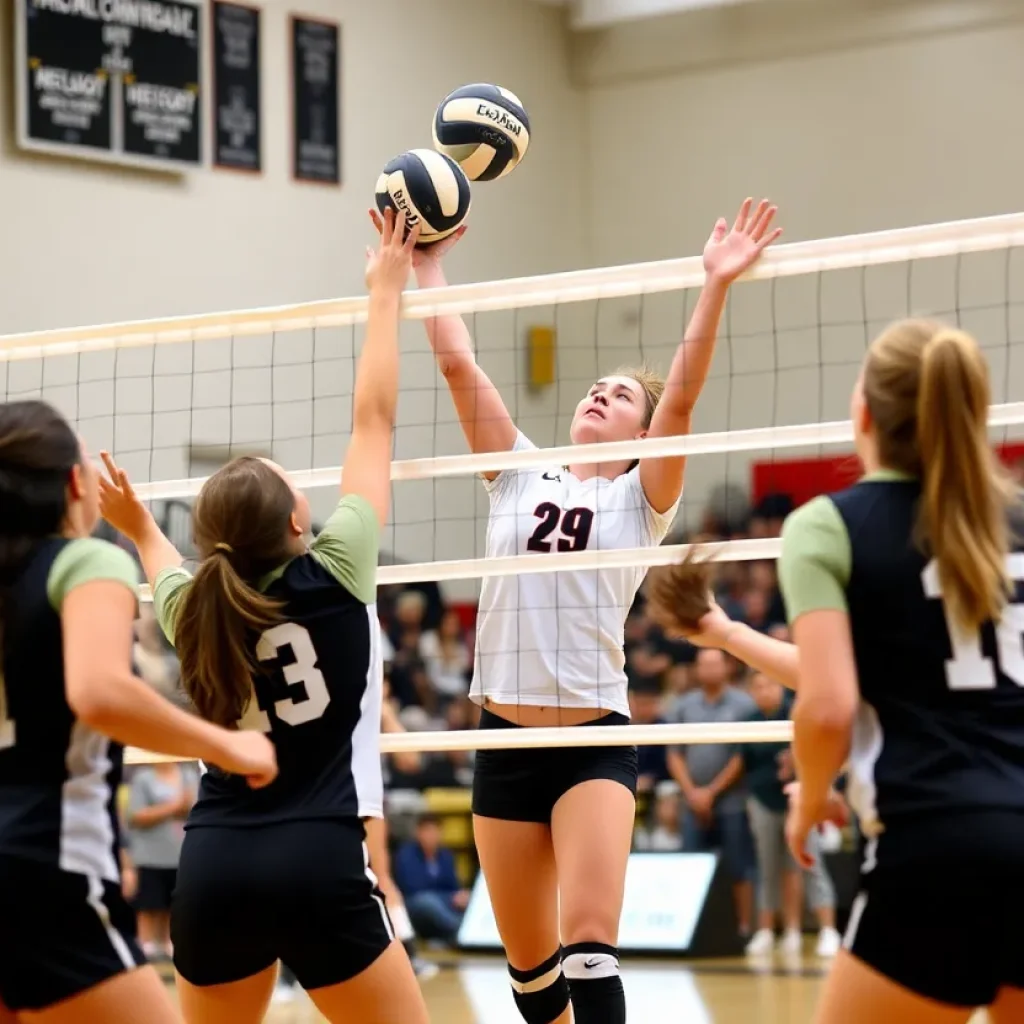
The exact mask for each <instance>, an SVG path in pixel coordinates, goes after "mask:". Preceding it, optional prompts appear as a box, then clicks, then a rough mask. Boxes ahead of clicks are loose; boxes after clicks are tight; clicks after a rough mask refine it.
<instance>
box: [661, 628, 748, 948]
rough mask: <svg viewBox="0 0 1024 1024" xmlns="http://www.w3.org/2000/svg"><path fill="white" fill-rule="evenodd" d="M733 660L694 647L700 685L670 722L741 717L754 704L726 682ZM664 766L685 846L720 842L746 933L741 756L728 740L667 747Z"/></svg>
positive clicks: (678, 702) (672, 711)
mask: <svg viewBox="0 0 1024 1024" xmlns="http://www.w3.org/2000/svg"><path fill="white" fill-rule="evenodd" d="M730 669H731V663H730V660H729V658H728V656H727V655H726V654H724V653H723V652H722V651H717V650H714V649H712V648H703V649H701V650H700V651H698V654H697V663H696V678H697V684H698V687H699V688H698V689H695V690H691V691H690V692H689V693H685V694H683V696H682V697H677V698H676V699H675V701H674V702H673V704H672V706H671V707H670V708H669V709H668V712H667V713H666V716H665V717H666V718H667V719H668V721H670V722H679V723H685V724H695V723H701V722H716V723H722V722H744V721H747V720H748V719H749V718H750V716H751V715H752V714H753V713H754V711H756V710H757V706H756V705H755V704H754V702H753V700H751V698H750V697H749V696H748V695H747V694H746V693H744V692H743V691H742V690H740V689H738V688H736V687H734V686H731V685H730V684H729V673H730ZM668 770H669V772H670V773H671V775H672V778H673V779H675V781H676V782H677V783H678V784H679V788H680V790H682V794H683V800H684V802H685V806H684V808H683V812H682V819H681V825H682V836H683V848H684V849H685V850H693V851H701V850H710V849H713V848H715V847H716V846H717V847H720V848H721V850H722V855H723V857H724V859H725V863H726V865H727V867H728V868H729V871H730V873H731V874H732V878H733V883H734V893H735V898H736V917H737V920H738V922H739V927H740V933H741V934H743V935H749V934H750V930H751V925H752V921H753V911H754V888H753V877H754V866H755V865H754V852H753V842H752V839H751V836H750V826H749V825H748V823H747V813H746V807H745V803H746V789H745V787H744V786H743V783H742V775H743V760H742V758H741V756H740V752H739V747H738V746H737V745H736V744H733V743H730V744H725V743H695V744H691V745H689V746H685V747H671V748H670V749H669V751H668Z"/></svg>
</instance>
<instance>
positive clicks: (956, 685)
mask: <svg viewBox="0 0 1024 1024" xmlns="http://www.w3.org/2000/svg"><path fill="white" fill-rule="evenodd" d="M1006 572H1007V575H1008V576H1009V577H1010V579H1011V580H1013V581H1014V582H1017V581H1020V580H1024V554H1012V555H1008V556H1007V559H1006ZM921 582H922V583H923V584H924V592H925V595H926V596H927V597H930V598H937V599H939V600H940V601H941V600H942V587H941V586H940V584H939V565H938V563H937V562H936V561H935V560H934V559H933V560H932V561H930V562H929V563H928V564H927V565H926V566H925V569H924V573H923V574H922V576H921ZM942 613H943V615H944V616H945V618H946V632H947V633H948V634H949V643H950V646H951V648H952V650H953V657H952V658H951V659H950V660H949V661H947V662H946V682H947V684H948V685H949V688H950V689H951V690H993V689H995V686H996V666H995V664H994V662H993V660H992V659H991V658H986V657H985V655H984V653H983V652H982V649H981V637H980V636H979V635H978V634H977V633H975V634H974V635H973V636H964V635H962V634H959V633H958V632H957V631H956V630H954V628H953V623H952V622H951V621H950V618H949V612H948V610H947V608H946V605H945V602H943V604H942ZM996 652H997V654H998V656H999V669H1000V671H1001V672H1002V673H1003V675H1005V676H1007V677H1008V678H1009V679H1011V680H1013V682H1015V683H1016V684H1017V685H1018V686H1024V604H1008V605H1007V606H1006V607H1005V608H1004V609H1003V614H1002V616H1001V617H1000V619H999V621H998V622H997V623H996Z"/></svg>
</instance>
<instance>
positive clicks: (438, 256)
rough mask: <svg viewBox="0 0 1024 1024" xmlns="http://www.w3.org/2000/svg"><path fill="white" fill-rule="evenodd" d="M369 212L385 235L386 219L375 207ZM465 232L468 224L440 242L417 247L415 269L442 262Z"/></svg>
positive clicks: (413, 258) (413, 263)
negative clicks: (420, 247) (421, 247)
mask: <svg viewBox="0 0 1024 1024" xmlns="http://www.w3.org/2000/svg"><path fill="white" fill-rule="evenodd" d="M367 213H369V215H370V221H371V222H372V223H373V226H374V227H375V228H376V229H377V232H378V234H380V235H381V236H382V237H383V234H384V220H383V219H382V218H381V215H380V214H379V213H378V212H377V211H376V210H374V209H370V210H367ZM465 233H466V225H465V224H463V225H462V226H461V227H460V228H458V229H457V230H455V231H453V232H452V233H451V234H450V235H449V236H448V237H447V238H442V239H441V241H440V242H435V243H434V244H433V245H428V246H427V247H426V248H423V249H415V250H414V251H413V254H412V266H413V270H415V269H416V268H417V267H422V266H424V264H427V263H440V262H441V260H443V259H444V257H445V256H446V255H447V254H448V253H449V252H451V250H452V248H453V247H454V246H455V244H456V243H457V242H458V240H459V239H460V238H461V237H462V236H463V235H464V234H465Z"/></svg>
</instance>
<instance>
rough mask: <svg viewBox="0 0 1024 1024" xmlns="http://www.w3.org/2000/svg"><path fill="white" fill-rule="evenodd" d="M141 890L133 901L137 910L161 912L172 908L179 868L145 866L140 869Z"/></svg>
mask: <svg viewBox="0 0 1024 1024" xmlns="http://www.w3.org/2000/svg"><path fill="white" fill-rule="evenodd" d="M138 875H139V891H138V892H137V893H136V894H135V899H134V900H133V901H132V902H133V903H134V904H135V909H136V910H144V911H147V912H149V913H159V912H160V911H163V910H170V909H171V896H172V895H173V894H174V880H175V879H176V878H177V877H178V869H177V868H144V867H140V868H139V869H138Z"/></svg>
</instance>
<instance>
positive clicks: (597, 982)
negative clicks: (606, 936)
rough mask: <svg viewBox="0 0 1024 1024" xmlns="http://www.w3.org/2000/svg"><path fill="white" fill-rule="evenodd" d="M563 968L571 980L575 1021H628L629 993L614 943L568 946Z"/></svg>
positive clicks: (605, 1023) (610, 1023)
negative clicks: (620, 972) (620, 971)
mask: <svg viewBox="0 0 1024 1024" xmlns="http://www.w3.org/2000/svg"><path fill="white" fill-rule="evenodd" d="M562 971H563V972H564V973H565V977H566V980H567V981H568V982H569V994H570V996H571V997H572V1012H573V1018H574V1020H575V1024H626V993H625V992H624V991H623V989H622V978H621V977H619V951H618V950H617V949H616V948H615V947H614V946H606V945H605V944H604V943H601V942H578V943H576V944H574V945H572V946H566V947H565V950H564V951H563V954H562Z"/></svg>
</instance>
